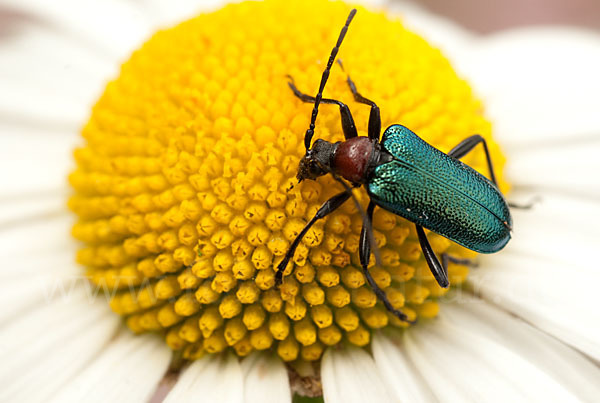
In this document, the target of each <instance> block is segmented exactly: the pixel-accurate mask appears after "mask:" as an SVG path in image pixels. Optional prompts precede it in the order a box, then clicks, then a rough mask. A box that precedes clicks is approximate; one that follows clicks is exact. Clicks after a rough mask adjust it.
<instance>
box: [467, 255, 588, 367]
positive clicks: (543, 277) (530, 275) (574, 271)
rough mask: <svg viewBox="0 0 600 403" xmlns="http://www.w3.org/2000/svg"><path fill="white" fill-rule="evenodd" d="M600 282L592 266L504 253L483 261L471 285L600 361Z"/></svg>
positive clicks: (478, 292)
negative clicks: (599, 302) (599, 291)
mask: <svg viewBox="0 0 600 403" xmlns="http://www.w3.org/2000/svg"><path fill="white" fill-rule="evenodd" d="M597 278H598V275H597V273H596V274H595V275H594V273H593V272H592V270H591V269H589V268H586V267H582V268H578V267H576V266H574V265H568V264H562V263H555V262H553V261H551V260H547V259H546V260H540V259H539V258H537V257H529V256H523V255H519V254H511V253H502V254H500V255H499V256H494V257H493V258H486V259H482V260H481V267H480V268H479V269H478V270H473V271H472V273H471V275H470V276H469V283H470V284H471V286H472V287H473V289H474V290H475V292H476V293H477V294H478V295H481V296H482V297H483V298H485V299H487V300H489V301H490V302H493V303H494V304H496V305H498V306H500V307H502V308H503V309H506V310H509V311H511V312H513V313H514V314H515V315H517V316H519V317H521V318H523V319H525V320H527V321H528V322H530V323H531V324H533V325H534V326H536V327H538V328H540V329H542V330H545V331H547V332H548V333H550V334H552V335H554V336H556V337H558V338H559V339H561V340H562V341H564V342H566V343H568V344H571V345H572V346H574V347H576V348H578V349H580V350H581V351H582V352H584V353H585V354H588V355H590V356H592V357H594V358H596V359H600V314H599V313H598V309H597V308H596V305H597V303H596V298H595V295H596V293H597V284H598V282H597Z"/></svg>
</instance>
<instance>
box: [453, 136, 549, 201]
mask: <svg viewBox="0 0 600 403" xmlns="http://www.w3.org/2000/svg"><path fill="white" fill-rule="evenodd" d="M479 143H482V144H483V151H485V159H486V160H487V164H488V169H489V171H490V180H491V181H492V182H493V183H494V185H496V187H497V186H498V182H497V181H496V174H495V173H494V165H493V164H492V158H491V157H490V151H489V150H488V146H487V143H486V141H485V139H484V138H483V137H481V136H480V135H479V134H474V135H473V136H471V137H467V138H466V139H464V140H463V141H461V142H460V143H458V145H457V146H456V147H454V148H453V149H452V150H450V151H449V152H448V155H449V156H450V157H452V158H456V159H461V158H462V157H464V156H465V155H467V154H468V153H469V152H470V151H471V150H473V148H475V146H476V145H477V144H479ZM536 201H537V199H534V200H532V201H530V202H529V203H527V204H515V203H508V206H509V207H512V208H517V209H524V210H528V209H530V208H531V207H533V205H534V204H535V202H536Z"/></svg>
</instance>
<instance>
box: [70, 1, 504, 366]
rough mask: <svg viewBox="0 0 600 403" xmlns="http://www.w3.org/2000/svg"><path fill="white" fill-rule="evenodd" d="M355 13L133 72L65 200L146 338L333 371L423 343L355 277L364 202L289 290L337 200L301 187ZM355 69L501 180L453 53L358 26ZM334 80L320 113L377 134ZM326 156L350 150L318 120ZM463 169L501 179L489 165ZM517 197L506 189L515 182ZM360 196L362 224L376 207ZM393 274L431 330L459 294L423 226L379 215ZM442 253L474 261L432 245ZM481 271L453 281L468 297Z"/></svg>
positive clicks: (216, 28)
mask: <svg viewBox="0 0 600 403" xmlns="http://www.w3.org/2000/svg"><path fill="white" fill-rule="evenodd" d="M349 10H350V6H348V5H346V4H344V3H342V2H329V1H320V0H302V1H300V0H293V1H283V0H267V1H265V2H243V3H240V4H232V5H228V6H226V7H225V8H223V9H221V10H219V11H216V12H213V13H210V14H203V15H199V16H197V17H195V18H193V19H191V20H189V21H185V22H183V23H181V24H179V25H177V26H175V27H173V28H169V29H165V30H162V31H160V32H157V33H156V34H155V35H154V36H152V37H151V38H150V39H149V40H148V41H147V42H146V43H145V44H144V45H143V46H142V47H141V48H140V49H138V50H137V51H135V52H134V53H133V54H132V56H131V58H130V59H129V60H128V61H127V62H125V63H124V64H123V66H122V67H121V71H120V74H119V76H118V77H117V78H116V79H114V80H113V81H111V82H110V83H109V84H108V85H107V86H106V89H105V91H104V94H103V95H102V96H101V98H100V99H99V101H98V102H97V104H96V105H95V106H94V108H93V110H92V113H91V117H90V119H89V121H88V123H87V124H86V125H85V127H84V128H83V129H82V136H83V142H82V146H81V147H80V148H78V149H77V150H75V152H74V155H75V160H76V169H75V170H74V171H73V172H72V173H71V175H70V178H69V179H70V183H71V186H72V189H73V194H72V196H71V198H70V200H69V206H70V208H71V210H72V211H73V212H74V213H75V215H76V216H77V222H76V224H75V225H74V226H73V230H72V234H73V236H74V237H75V238H76V239H77V240H79V241H81V244H80V245H81V246H80V250H79V253H78V254H77V260H78V262H79V263H80V264H81V265H82V266H84V267H85V269H86V273H87V276H88V277H89V279H90V281H91V282H93V283H94V284H96V285H97V286H98V288H99V289H102V290H105V291H106V293H107V295H110V298H111V300H110V306H111V308H112V309H113V310H114V311H115V312H116V313H117V314H119V315H122V316H123V317H124V321H125V323H126V324H127V325H128V326H129V327H130V328H131V329H132V330H133V331H134V332H136V333H144V332H157V333H160V334H161V335H162V336H163V337H164V339H165V342H166V343H167V344H168V345H169V346H170V347H171V348H172V349H174V350H177V351H179V352H180V354H181V355H182V356H183V357H184V358H187V359H196V358H199V357H201V356H203V355H205V354H210V353H218V352H222V351H225V350H230V351H233V352H234V353H236V354H238V355H239V356H245V355H248V354H249V353H250V352H252V351H254V350H266V349H268V350H270V351H272V352H273V353H274V354H277V355H278V356H279V357H281V359H282V360H284V361H293V360H296V359H304V360H309V361H312V360H318V359H319V358H320V357H321V355H322V353H323V351H324V350H325V349H326V348H329V347H332V346H336V345H338V344H341V343H351V344H354V345H357V346H367V345H368V344H369V343H370V342H371V340H372V335H373V332H374V331H375V330H377V329H383V328H388V327H395V328H408V327H410V325H409V324H408V323H406V322H402V321H401V320H399V319H398V318H397V317H395V316H393V315H392V314H390V312H389V311H387V310H386V308H385V307H384V306H383V304H382V303H381V301H380V300H379V299H378V298H377V296H376V294H375V293H374V292H373V290H372V289H371V288H370V287H369V284H368V282H367V281H366V280H365V276H364V274H363V271H362V268H361V266H360V263H359V258H358V244H359V236H360V230H361V226H362V216H361V214H360V212H359V211H358V209H357V208H356V207H355V205H354V204H353V203H352V202H351V201H348V202H347V203H346V204H345V205H344V206H342V207H341V208H340V209H338V210H337V211H336V212H335V213H333V214H331V215H330V216H328V217H327V218H326V219H323V220H320V221H319V222H318V223H317V224H316V225H315V226H313V227H312V228H311V230H310V231H308V233H307V234H306V236H305V237H304V238H303V239H302V241H301V243H300V245H299V247H298V249H297V251H296V253H295V255H294V256H293V259H292V261H291V263H290V264H289V265H288V267H287V269H286V272H285V275H284V281H283V284H282V285H281V286H280V287H276V286H275V269H276V267H277V265H278V263H279V262H280V261H281V260H282V259H283V256H284V255H285V253H286V251H287V250H288V248H289V247H290V245H291V243H292V241H293V240H294V238H295V237H296V236H297V234H298V233H299V232H300V231H301V230H302V228H303V227H304V226H305V225H306V223H307V222H308V221H309V220H310V219H311V217H312V216H313V215H314V214H315V212H316V211H317V210H318V208H319V206H320V205H321V204H322V203H323V202H324V201H325V200H327V199H328V198H329V197H331V196H332V195H334V194H335V193H338V192H340V191H341V190H342V188H341V187H340V185H339V184H338V183H337V182H335V181H334V180H333V179H332V178H330V177H328V176H323V177H321V178H319V179H318V180H316V181H311V180H306V181H303V182H302V183H300V184H298V183H297V180H296V178H295V177H296V173H297V169H298V162H299V160H300V158H301V157H302V156H303V154H304V152H305V150H304V144H303V138H304V132H305V131H306V129H307V128H308V124H309V121H310V115H311V110H312V105H311V104H307V103H303V102H301V101H300V100H299V99H298V98H296V97H295V96H294V95H293V93H292V91H290V89H289V87H288V75H289V76H291V77H293V79H294V80H295V83H296V85H297V87H298V88H299V89H300V90H301V91H303V92H306V93H308V94H315V93H316V90H317V88H318V85H319V82H320V80H321V74H322V71H323V69H324V66H325V63H326V61H327V57H328V55H329V52H330V51H331V48H332V47H333V45H334V44H335V41H336V39H337V36H338V34H339V30H340V29H341V27H342V25H343V22H344V21H345V19H346V17H347V15H348V12H349ZM339 58H340V59H343V61H344V68H345V71H346V72H347V73H348V74H350V75H351V77H352V79H353V80H354V81H355V83H356V86H357V87H358V89H359V91H360V92H361V93H362V94H363V95H364V96H366V97H368V98H370V99H373V100H374V101H375V102H377V104H378V105H379V107H380V109H381V116H382V120H383V122H382V124H383V127H387V126H388V125H390V124H393V123H401V124H403V125H405V126H407V127H409V128H410V129H411V130H413V131H414V132H415V133H417V134H418V135H419V136H421V137H422V138H424V139H425V140H426V141H428V142H430V143H431V144H433V145H434V146H436V147H437V148H439V149H441V150H442V151H448V150H450V149H451V148H453V147H454V146H455V145H456V144H458V143H459V142H460V141H461V140H463V139H464V138H466V137H468V136H470V135H472V134H475V133H478V134H481V135H482V136H483V137H485V138H486V140H487V142H488V146H489V148H490V151H491V153H492V158H493V160H494V162H495V165H496V167H497V168H498V171H497V172H498V173H501V169H502V166H503V164H504V158H503V156H502V154H501V152H500V150H499V147H498V145H497V144H496V143H495V142H494V141H493V139H492V138H491V127H490V124H489V122H488V121H487V120H486V119H485V117H484V116H483V108H482V105H481V103H480V101H479V100H478V99H477V98H476V97H475V96H474V95H473V93H472V91H471V89H470V87H469V85H468V84H467V83H466V82H465V81H464V80H462V79H461V78H459V77H458V76H457V74H456V73H455V72H454V71H453V69H452V67H451V66H450V64H449V62H448V60H446V59H445V58H444V57H443V55H442V54H441V52H440V51H439V50H437V49H435V48H434V47H432V46H430V45H429V44H427V42H425V41H424V40H423V39H422V38H420V37H419V36H417V35H415V34H414V33H412V32H410V31H409V30H407V29H406V28H405V27H404V25H403V24H402V22H401V21H399V20H397V19H393V18H391V17H388V16H386V15H385V14H384V13H375V12H371V11H368V10H366V9H363V8H359V10H358V14H357V16H356V18H355V20H354V22H353V24H352V25H351V27H350V29H349V31H348V34H347V36H346V39H345V42H344V43H343V45H342V47H341V49H340V53H339ZM345 79H346V75H345V73H344V72H343V71H342V70H341V68H340V67H339V66H338V65H337V64H335V65H334V67H333V68H332V70H331V76H330V80H329V82H328V84H327V87H326V89H325V93H324V97H326V98H334V99H339V100H341V101H342V102H344V103H347V104H348V105H349V107H350V109H351V110H352V113H353V116H354V119H355V122H356V125H357V127H358V130H359V134H360V135H366V130H367V123H368V119H369V108H368V107H367V106H365V105H363V104H358V103H356V102H355V101H354V100H353V97H352V94H351V93H350V91H349V89H348V86H347V84H346V82H345ZM314 138H315V139H318V138H323V139H326V140H329V141H340V140H343V133H342V127H341V124H340V115H339V111H338V108H337V107H336V106H335V105H326V104H322V105H321V107H320V114H319V117H318V119H317V124H316V131H315V137H314ZM464 162H465V163H467V164H469V165H471V166H473V167H474V168H475V169H477V170H478V171H480V172H482V173H484V174H486V172H487V170H486V164H485V159H484V155H483V153H477V152H473V153H471V154H470V155H468V156H467V157H465V158H464ZM499 179H500V184H501V188H502V189H503V190H506V189H507V184H506V183H505V182H504V181H503V180H502V177H501V175H500V177H499ZM355 196H356V198H357V199H358V200H359V202H360V203H362V205H363V208H366V204H367V201H368V198H367V195H366V194H365V193H364V190H362V189H358V190H356V191H355ZM373 226H374V236H375V240H376V242H377V245H378V248H379V254H380V257H381V259H380V265H379V264H377V263H376V261H375V259H374V258H373V257H372V259H371V265H370V267H369V270H370V271H371V274H372V276H373V278H374V280H375V282H376V283H377V284H378V285H379V287H381V288H382V289H383V290H384V291H385V293H386V294H387V296H388V298H389V300H390V302H391V303H392V305H393V306H394V307H396V308H397V309H401V310H402V311H403V312H405V313H406V315H407V316H408V317H409V318H410V319H416V318H420V319H422V320H428V319H429V318H432V317H435V316H436V315H437V313H438V311H439V309H440V306H439V305H438V301H439V299H440V298H442V297H443V296H444V294H445V293H446V292H447V290H445V289H442V288H440V287H439V286H438V285H437V283H436V282H435V280H434V278H433V276H432V275H431V273H430V271H429V269H428V267H427V264H426V262H425V260H424V257H423V254H422V252H421V249H420V246H419V242H418V238H417V234H416V232H415V230H414V226H413V225H412V224H411V223H409V222H407V221H405V220H403V219H402V218H400V217H398V216H396V215H394V214H392V213H390V212H388V211H385V210H382V209H380V208H376V209H375V215H374V220H373ZM431 244H432V247H433V249H434V250H435V251H436V252H437V253H441V252H447V253H449V254H452V255H454V256H457V257H468V258H472V257H474V254H473V253H472V252H470V251H467V250H465V249H464V248H462V247H460V246H458V245H455V244H453V243H452V242H450V241H448V240H447V239H445V238H443V237H440V236H437V235H435V234H431ZM467 275H468V267H466V266H460V265H454V264H452V265H450V267H449V277H450V281H451V283H452V286H453V287H454V286H457V285H460V284H461V283H462V282H463V281H464V280H465V278H466V276H467Z"/></svg>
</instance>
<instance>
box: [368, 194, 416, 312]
mask: <svg viewBox="0 0 600 403" xmlns="http://www.w3.org/2000/svg"><path fill="white" fill-rule="evenodd" d="M374 209H375V203H373V202H369V207H367V217H366V218H365V220H364V221H363V226H362V229H361V231H360V240H359V247H358V257H359V259H360V265H361V266H362V269H363V273H364V274H365V277H366V278H367V281H368V283H369V285H370V286H371V288H372V289H373V292H374V293H375V295H376V296H377V298H379V299H380V300H381V302H383V305H384V306H385V308H386V309H387V310H388V311H390V312H391V313H393V314H394V315H395V316H396V317H397V318H398V319H400V320H401V321H404V322H408V323H414V321H411V320H408V317H407V316H406V314H405V313H404V312H402V311H400V310H398V309H396V308H394V307H393V306H392V303H391V302H390V300H389V299H388V297H387V295H386V294H385V291H383V290H382V289H381V288H379V286H378V285H377V283H376V282H375V280H374V279H373V276H371V273H370V272H369V268H368V267H369V260H370V259H371V243H370V241H369V239H372V237H370V236H369V234H368V232H372V231H373V227H372V226H371V222H372V221H373V210H374Z"/></svg>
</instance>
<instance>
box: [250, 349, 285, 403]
mask: <svg viewBox="0 0 600 403" xmlns="http://www.w3.org/2000/svg"><path fill="white" fill-rule="evenodd" d="M242 372H243V373H244V402H247V403H253V402H261V403H270V402H272V403H288V402H291V401H292V392H291V390H290V383H289V379H288V375H287V370H286V368H285V365H284V363H283V362H282V361H281V360H280V359H279V358H277V357H274V356H273V355H272V354H269V353H253V354H252V355H250V356H249V357H247V358H245V359H244V360H243V361H242Z"/></svg>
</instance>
